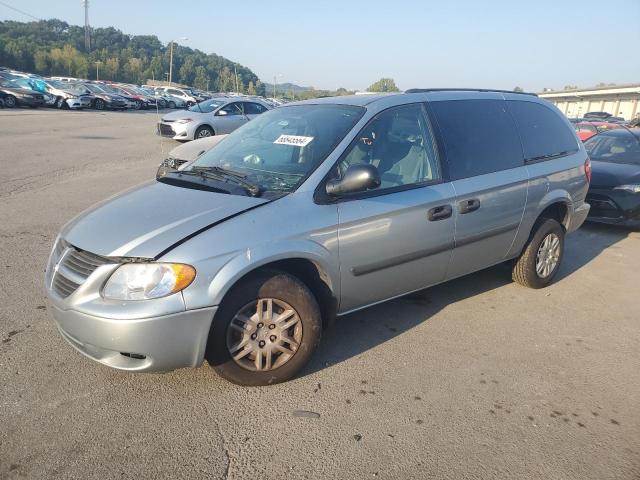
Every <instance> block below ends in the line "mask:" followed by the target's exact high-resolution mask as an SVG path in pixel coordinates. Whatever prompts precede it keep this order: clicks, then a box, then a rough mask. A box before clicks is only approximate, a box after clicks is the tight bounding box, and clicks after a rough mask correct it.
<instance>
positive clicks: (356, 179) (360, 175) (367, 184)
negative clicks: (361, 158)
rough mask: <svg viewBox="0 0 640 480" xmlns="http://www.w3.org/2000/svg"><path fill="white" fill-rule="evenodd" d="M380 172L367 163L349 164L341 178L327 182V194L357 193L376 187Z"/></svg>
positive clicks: (378, 184) (378, 183)
mask: <svg viewBox="0 0 640 480" xmlns="http://www.w3.org/2000/svg"><path fill="white" fill-rule="evenodd" d="M379 186H380V174H379V173H378V169H377V168H376V167H374V166H373V165H369V164H367V163H362V164H357V165H351V166H350V167H349V168H348V169H347V171H346V172H345V173H344V175H343V176H342V178H340V179H334V180H329V181H328V182H327V186H326V190H327V194H329V195H332V196H336V195H342V194H345V193H357V192H365V191H367V190H371V189H372V188H378V187H379Z"/></svg>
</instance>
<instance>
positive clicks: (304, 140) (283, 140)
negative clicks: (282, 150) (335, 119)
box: [273, 135, 313, 147]
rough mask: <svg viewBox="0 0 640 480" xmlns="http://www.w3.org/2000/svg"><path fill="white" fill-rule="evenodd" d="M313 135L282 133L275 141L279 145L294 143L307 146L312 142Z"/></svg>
mask: <svg viewBox="0 0 640 480" xmlns="http://www.w3.org/2000/svg"><path fill="white" fill-rule="evenodd" d="M311 140H313V137H302V136H299V135H280V136H279V137H278V138H276V140H275V142H273V143H276V144H278V145H293V146H294V147H306V146H307V145H309V143H311Z"/></svg>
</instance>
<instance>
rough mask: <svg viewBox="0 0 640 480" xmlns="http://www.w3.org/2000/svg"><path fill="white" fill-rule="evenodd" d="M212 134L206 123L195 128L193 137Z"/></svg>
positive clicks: (204, 136) (197, 137)
mask: <svg viewBox="0 0 640 480" xmlns="http://www.w3.org/2000/svg"><path fill="white" fill-rule="evenodd" d="M213 135H214V133H213V129H212V128H211V127H209V126H207V125H203V126H201V127H199V128H198V129H197V130H196V133H195V135H194V137H195V139H196V140H197V139H199V138H206V137H211V136H213Z"/></svg>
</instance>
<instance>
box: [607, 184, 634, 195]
mask: <svg viewBox="0 0 640 480" xmlns="http://www.w3.org/2000/svg"><path fill="white" fill-rule="evenodd" d="M613 189H614V190H624V191H625V192H629V193H640V184H638V185H618V186H617V187H613Z"/></svg>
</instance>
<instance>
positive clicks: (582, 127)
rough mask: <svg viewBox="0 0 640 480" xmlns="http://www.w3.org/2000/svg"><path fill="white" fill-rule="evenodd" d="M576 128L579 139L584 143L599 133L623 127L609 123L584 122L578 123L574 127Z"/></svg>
mask: <svg viewBox="0 0 640 480" xmlns="http://www.w3.org/2000/svg"><path fill="white" fill-rule="evenodd" d="M574 128H575V129H576V132H577V133H578V137H579V138H580V140H582V141H583V142H584V141H585V140H587V139H589V138H591V137H593V136H594V135H596V134H597V133H598V132H602V131H604V130H609V129H612V128H621V125H619V124H617V123H609V122H589V121H584V122H580V123H576V124H575V125H574Z"/></svg>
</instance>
